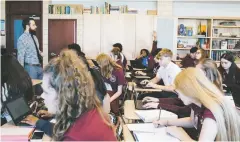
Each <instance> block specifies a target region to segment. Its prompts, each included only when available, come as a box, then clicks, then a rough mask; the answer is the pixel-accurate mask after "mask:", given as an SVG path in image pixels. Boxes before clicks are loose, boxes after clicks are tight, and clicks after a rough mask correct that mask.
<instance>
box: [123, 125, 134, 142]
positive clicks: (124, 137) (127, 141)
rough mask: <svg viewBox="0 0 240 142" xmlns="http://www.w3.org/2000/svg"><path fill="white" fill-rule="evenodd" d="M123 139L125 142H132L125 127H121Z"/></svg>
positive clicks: (129, 133) (131, 137) (132, 139)
mask: <svg viewBox="0 0 240 142" xmlns="http://www.w3.org/2000/svg"><path fill="white" fill-rule="evenodd" d="M123 139H124V141H126V142H130V141H131V142H134V138H133V136H132V134H131V132H130V131H129V129H128V127H127V125H123Z"/></svg>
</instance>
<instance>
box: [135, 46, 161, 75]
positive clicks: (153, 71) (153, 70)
mask: <svg viewBox="0 0 240 142" xmlns="http://www.w3.org/2000/svg"><path fill="white" fill-rule="evenodd" d="M161 50H162V49H161V48H158V49H156V50H155V52H154V53H152V55H153V57H154V65H153V67H152V68H147V69H146V70H143V71H136V72H135V74H137V75H143V76H149V77H150V78H154V77H155V76H156V74H157V71H158V69H159V67H160V65H159V56H158V53H159V52H160V51H161Z"/></svg>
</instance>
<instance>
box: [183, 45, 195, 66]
mask: <svg viewBox="0 0 240 142" xmlns="http://www.w3.org/2000/svg"><path fill="white" fill-rule="evenodd" d="M197 50H198V48H197V47H192V48H191V49H190V54H187V55H186V57H184V58H183V59H182V61H181V63H180V67H181V68H188V67H195V66H196V63H195V62H196V52H197Z"/></svg>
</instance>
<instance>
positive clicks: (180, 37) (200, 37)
mask: <svg viewBox="0 0 240 142" xmlns="http://www.w3.org/2000/svg"><path fill="white" fill-rule="evenodd" d="M177 37H178V38H190V39H191V38H193V39H194V38H196V39H198V38H210V37H200V36H177Z"/></svg>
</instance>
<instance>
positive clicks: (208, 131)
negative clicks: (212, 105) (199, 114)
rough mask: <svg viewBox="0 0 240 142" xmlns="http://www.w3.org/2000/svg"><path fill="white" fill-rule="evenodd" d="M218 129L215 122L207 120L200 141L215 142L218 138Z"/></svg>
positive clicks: (204, 122)
mask: <svg viewBox="0 0 240 142" xmlns="http://www.w3.org/2000/svg"><path fill="white" fill-rule="evenodd" d="M217 132H218V128H217V123H216V121H215V120H213V119H211V118H205V119H204V121H203V125H202V129H201V132H200V136H199V141H214V140H215V138H216V136H217Z"/></svg>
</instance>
